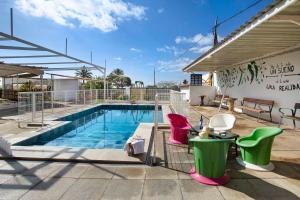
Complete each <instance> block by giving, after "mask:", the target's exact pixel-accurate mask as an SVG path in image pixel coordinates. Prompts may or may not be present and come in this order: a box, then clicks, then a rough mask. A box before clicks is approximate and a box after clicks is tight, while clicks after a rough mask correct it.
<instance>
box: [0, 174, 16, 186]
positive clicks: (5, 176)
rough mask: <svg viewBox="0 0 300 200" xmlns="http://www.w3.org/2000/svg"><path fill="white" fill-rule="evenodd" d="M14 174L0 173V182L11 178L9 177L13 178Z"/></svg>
mask: <svg viewBox="0 0 300 200" xmlns="http://www.w3.org/2000/svg"><path fill="white" fill-rule="evenodd" d="M15 176H16V175H14V174H0V184H2V183H4V182H5V181H7V180H8V179H11V178H13V177H15Z"/></svg>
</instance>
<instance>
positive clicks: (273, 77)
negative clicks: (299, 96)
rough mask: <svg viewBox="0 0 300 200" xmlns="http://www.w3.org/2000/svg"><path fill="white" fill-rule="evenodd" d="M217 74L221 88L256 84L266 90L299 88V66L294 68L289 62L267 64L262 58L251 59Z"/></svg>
mask: <svg viewBox="0 0 300 200" xmlns="http://www.w3.org/2000/svg"><path fill="white" fill-rule="evenodd" d="M217 76H218V79H217V81H218V85H219V86H220V87H221V88H232V87H239V86H242V85H244V84H250V85H251V84H258V85H262V86H264V87H265V88H266V89H267V90H277V91H282V92H284V91H292V90H300V68H295V66H294V65H293V64H291V63H289V62H287V63H280V64H275V65H267V64H266V62H265V61H264V60H260V61H251V62H250V63H248V64H247V65H241V66H237V67H233V68H230V69H225V70H222V71H219V72H217ZM293 77H296V78H293ZM298 77H299V78H298Z"/></svg>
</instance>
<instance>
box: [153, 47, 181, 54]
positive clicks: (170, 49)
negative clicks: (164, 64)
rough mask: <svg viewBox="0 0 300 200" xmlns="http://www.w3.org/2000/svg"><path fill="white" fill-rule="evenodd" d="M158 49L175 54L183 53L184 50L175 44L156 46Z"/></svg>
mask: <svg viewBox="0 0 300 200" xmlns="http://www.w3.org/2000/svg"><path fill="white" fill-rule="evenodd" d="M156 51H158V52H164V53H172V54H174V55H175V56H177V55H179V54H181V53H183V51H182V50H181V49H179V48H177V47H175V46H168V45H165V46H164V47H159V48H156Z"/></svg>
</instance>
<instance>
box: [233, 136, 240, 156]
mask: <svg viewBox="0 0 300 200" xmlns="http://www.w3.org/2000/svg"><path fill="white" fill-rule="evenodd" d="M236 140H237V138H235V140H234V144H235V156H236V157H238V156H239V155H238V145H237V144H236Z"/></svg>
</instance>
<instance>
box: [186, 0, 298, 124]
mask: <svg viewBox="0 0 300 200" xmlns="http://www.w3.org/2000/svg"><path fill="white" fill-rule="evenodd" d="M183 70H184V71H185V72H204V71H205V72H213V73H214V76H213V77H214V78H213V80H214V81H213V88H212V90H216V92H217V93H220V94H224V95H229V96H231V97H234V98H237V99H238V101H236V104H240V101H241V100H242V98H244V97H249V98H258V99H266V100H274V101H275V105H274V108H273V111H272V116H273V120H274V121H278V120H279V118H280V117H279V116H280V113H279V108H280V107H285V108H293V107H294V105H295V103H300V1H297V0H284V1H277V2H276V3H274V4H272V5H271V6H269V7H268V8H266V9H265V10H264V11H263V12H260V13H259V14H258V15H257V16H255V17H253V18H252V19H251V21H249V22H247V23H246V24H244V25H242V26H241V27H240V28H239V29H238V30H236V31H235V32H233V33H232V34H230V35H229V36H228V37H226V38H225V39H224V40H223V41H221V42H220V43H219V44H218V45H217V46H215V47H214V48H212V49H210V50H209V51H208V52H206V53H205V54H203V55H202V56H200V57H199V58H198V59H196V60H195V61H193V62H192V63H191V64H189V65H188V66H186V67H185V68H184V69H183ZM206 90H207V88H204V89H203V88H201V87H198V88H197V89H194V88H190V102H191V104H199V101H200V98H199V96H200V94H206V95H209V96H210V95H211V93H210V92H211V90H209V91H206Z"/></svg>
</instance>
